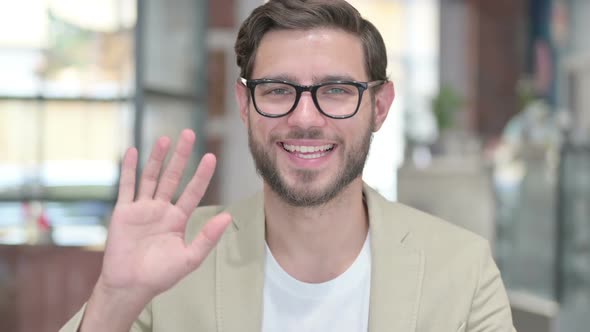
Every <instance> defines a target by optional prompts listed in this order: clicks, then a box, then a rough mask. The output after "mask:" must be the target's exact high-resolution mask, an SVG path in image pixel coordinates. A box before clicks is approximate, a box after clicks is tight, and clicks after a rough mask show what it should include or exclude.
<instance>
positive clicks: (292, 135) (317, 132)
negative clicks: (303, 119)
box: [271, 128, 326, 141]
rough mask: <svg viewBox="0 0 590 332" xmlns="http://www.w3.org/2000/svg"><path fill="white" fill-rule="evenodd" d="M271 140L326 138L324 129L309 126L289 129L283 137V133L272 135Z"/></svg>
mask: <svg viewBox="0 0 590 332" xmlns="http://www.w3.org/2000/svg"><path fill="white" fill-rule="evenodd" d="M271 139H272V140H276V141H278V140H281V139H326V135H325V134H324V131H323V130H321V129H319V128H311V129H301V128H295V129H292V130H290V131H289V132H288V133H287V135H285V136H284V137H283V135H278V134H275V135H272V137H271Z"/></svg>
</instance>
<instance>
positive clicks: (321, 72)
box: [252, 28, 367, 84]
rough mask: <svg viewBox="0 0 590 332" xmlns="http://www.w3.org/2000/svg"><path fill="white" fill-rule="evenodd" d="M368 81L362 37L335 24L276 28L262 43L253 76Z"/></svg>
mask: <svg viewBox="0 0 590 332" xmlns="http://www.w3.org/2000/svg"><path fill="white" fill-rule="evenodd" d="M337 77H341V78H348V79H353V80H357V81H366V80H367V73H366V70H365V63H364V52H363V46H362V42H361V40H360V38H358V37H357V36H355V35H354V34H351V33H348V32H346V31H343V30H339V29H333V28H318V29H310V30H273V31H269V32H267V33H266V34H265V35H264V37H263V38H262V40H261V41H260V45H259V46H258V50H257V53H256V57H255V60H254V67H253V71H252V78H285V79H289V80H293V81H296V82H298V83H300V84H313V83H318V82H319V81H323V80H326V79H327V78H337Z"/></svg>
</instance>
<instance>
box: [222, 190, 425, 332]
mask: <svg viewBox="0 0 590 332" xmlns="http://www.w3.org/2000/svg"><path fill="white" fill-rule="evenodd" d="M363 192H364V194H365V198H366V201H367V207H368V211H369V224H370V228H369V229H370V232H371V253H372V271H371V299H370V309H369V331H370V332H380V331H415V329H416V320H417V313H418V304H419V298H420V290H421V284H422V277H423V273H424V255H423V252H422V251H421V250H420V249H417V248H414V247H413V246H412V245H411V244H410V242H411V232H410V228H411V227H410V224H409V223H408V222H409V220H407V219H408V218H407V217H409V216H406V215H404V209H401V208H399V207H397V205H395V204H392V203H390V202H388V201H386V200H385V199H384V198H383V197H382V196H381V195H379V194H378V193H377V192H375V191H374V190H373V189H372V188H370V187H369V186H368V185H366V184H365V185H364V188H363ZM227 211H228V212H230V213H231V215H232V216H233V225H232V227H231V229H228V230H227V231H226V234H224V236H223V238H222V240H221V242H220V243H219V244H218V246H217V254H216V276H217V277H216V294H217V303H216V314H217V322H218V331H219V332H238V331H261V329H262V309H263V303H262V301H263V296H262V292H263V288H264V263H265V249H264V248H265V225H264V204H263V195H262V193H260V194H257V195H255V196H253V197H251V198H249V199H246V200H244V201H241V202H240V203H238V204H236V205H234V206H231V207H229V208H228V209H227Z"/></svg>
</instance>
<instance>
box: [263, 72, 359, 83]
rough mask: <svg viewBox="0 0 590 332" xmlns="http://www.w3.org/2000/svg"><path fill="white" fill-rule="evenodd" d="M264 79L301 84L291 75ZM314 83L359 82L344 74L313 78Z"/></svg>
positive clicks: (265, 77) (272, 76) (279, 75)
mask: <svg viewBox="0 0 590 332" xmlns="http://www.w3.org/2000/svg"><path fill="white" fill-rule="evenodd" d="M263 79H270V80H279V81H287V82H292V83H297V84H299V80H298V79H297V78H296V77H295V76H292V75H289V74H277V75H270V76H264V77H263ZM312 81H313V84H318V83H323V82H331V81H354V82H357V81H359V80H357V79H355V78H353V77H352V76H350V75H346V74H343V75H326V76H313V77H312Z"/></svg>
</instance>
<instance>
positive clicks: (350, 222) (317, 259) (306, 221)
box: [264, 177, 369, 283]
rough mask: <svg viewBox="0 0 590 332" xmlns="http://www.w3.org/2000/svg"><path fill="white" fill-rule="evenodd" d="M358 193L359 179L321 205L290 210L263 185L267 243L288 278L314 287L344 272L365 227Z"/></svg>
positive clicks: (363, 209) (361, 198)
mask: <svg viewBox="0 0 590 332" xmlns="http://www.w3.org/2000/svg"><path fill="white" fill-rule="evenodd" d="M362 189H363V184H362V180H361V178H360V177H359V178H357V179H356V180H354V181H353V182H351V183H350V184H349V185H348V186H347V187H346V188H345V189H344V190H343V191H342V192H341V193H340V194H339V195H338V196H336V197H335V198H334V199H332V200H331V201H329V202H328V203H326V204H324V205H320V206H314V207H293V206H291V205H289V204H287V203H285V202H284V201H283V200H282V199H281V198H280V197H279V196H277V195H276V193H275V192H274V191H272V190H271V189H270V188H269V187H268V185H266V184H265V185H264V211H265V217H266V241H267V244H268V246H269V248H270V250H271V251H272V253H273V256H274V257H275V259H276V260H277V262H278V263H279V264H280V265H281V267H282V268H283V269H284V270H285V271H287V273H289V274H290V275H291V276H292V277H294V278H295V279H298V280H300V281H305V282H310V283H319V282H325V281H328V280H331V279H334V278H335V277H337V276H339V275H340V274H342V273H343V272H344V271H346V269H348V267H349V266H350V265H351V264H352V263H353V262H354V260H355V259H356V257H357V256H358V254H359V252H360V251H361V249H362V246H363V244H364V242H365V240H366V236H367V231H368V227H369V223H368V216H367V211H366V208H365V204H364V201H363V193H362Z"/></svg>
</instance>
